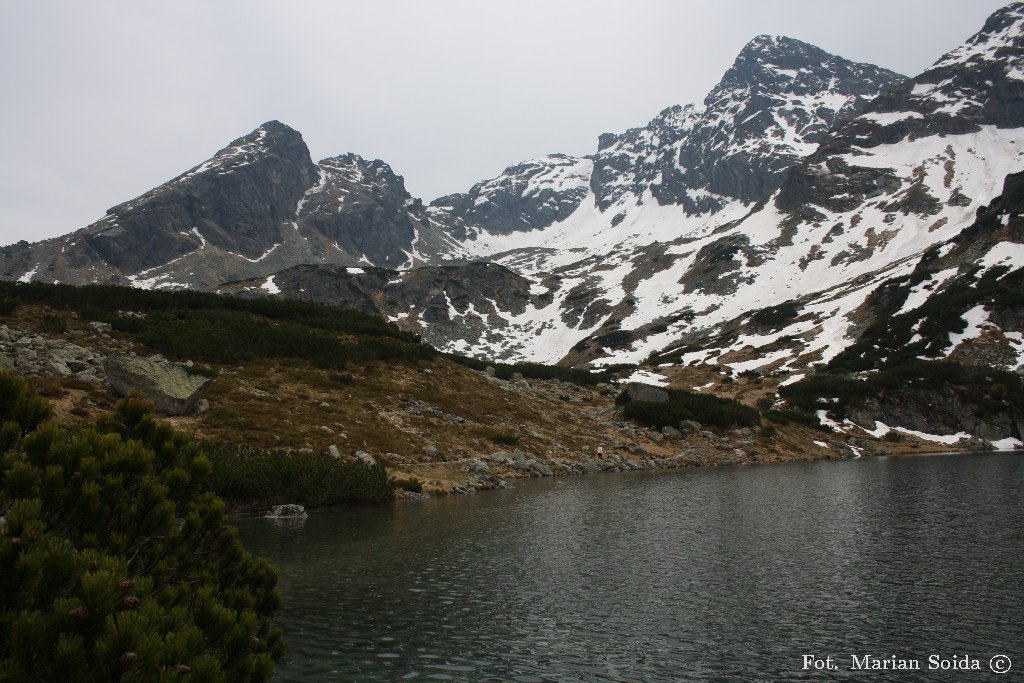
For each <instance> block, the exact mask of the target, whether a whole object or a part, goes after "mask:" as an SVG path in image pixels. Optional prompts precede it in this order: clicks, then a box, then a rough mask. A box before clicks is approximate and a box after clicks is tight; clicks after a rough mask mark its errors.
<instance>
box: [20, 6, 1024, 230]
mask: <svg viewBox="0 0 1024 683" xmlns="http://www.w3.org/2000/svg"><path fill="white" fill-rule="evenodd" d="M1004 4H1006V3H1005V2H1002V1H997V0H884V1H879V0H859V1H858V2H837V1H835V0H813V1H805V0H775V1H769V0H717V1H710V0H709V1H707V2H698V1H690V2H682V1H678V0H677V1H671V0H514V1H513V0H507V1H506V2H491V1H488V0H429V1H428V0H421V1H413V0H383V1H381V0H378V1H376V2H370V1H368V0H367V1H365V2H347V1H341V0H336V1H328V0H288V1H285V0H217V1H216V2H209V1H208V0H175V1H174V2H159V3H157V2H139V1H138V0H122V1H115V0H92V1H90V2H82V1H81V0H23V1H17V0H0V88H2V90H0V92H2V93H3V100H4V104H3V106H2V107H0V129H2V130H3V135H2V137H0V244H9V243H13V242H15V241H17V240H19V239H26V240H29V241H37V240H40V239H45V238H47V237H52V236H55V235H59V234H64V233H68V232H71V231H73V230H76V229H78V228H81V227H84V226H85V225H87V224H89V223H91V222H92V221H94V220H96V219H98V218H100V217H101V216H102V215H103V214H104V213H105V211H106V209H107V208H108V207H110V206H113V205H114V204H117V203H119V202H122V201H125V200H127V199H131V198H132V197H135V196H137V195H139V194H141V193H143V192H145V191H146V190H149V189H151V188H152V187H155V186H157V185H159V184H161V183H163V182H165V181H167V180H169V179H170V178H172V177H174V176H176V175H178V174H179V173H181V172H183V171H185V170H187V169H188V168H190V167H191V166H194V165H196V164H198V163H200V162H202V161H204V160H205V159H207V158H209V157H210V156H212V155H213V154H214V153H215V152H216V151H217V150H218V149H220V148H221V147H223V146H224V145H226V144H227V143H228V142H230V141H231V140H233V139H234V138H237V137H239V136H241V135H244V134H245V133H247V132H249V131H251V130H252V129H254V128H256V127H257V126H258V125H260V124H261V123H263V122H264V121H267V120H270V119H278V120H280V121H282V122H284V123H286V124H288V125H290V126H292V127H293V128H296V129H297V130H299V131H300V132H301V133H302V134H303V137H304V139H305V140H306V144H307V145H309V148H310V151H311V153H312V155H313V159H314V160H319V159H321V158H323V157H327V156H334V155H337V154H342V153H345V152H355V153H357V154H360V155H362V156H365V157H370V158H380V159H383V160H384V161H386V162H388V163H389V164H390V165H391V166H392V168H394V169H395V171H396V172H397V173H399V174H401V175H403V176H404V177H405V180H406V185H407V187H408V188H409V190H410V192H412V194H413V195H414V196H419V197H422V198H423V199H424V200H426V201H429V200H430V199H433V198H434V197H437V196H439V195H443V194H448V193H452V192H460V191H465V190H467V189H468V188H469V187H470V186H471V185H472V184H473V183H475V182H476V181H478V180H482V179H484V178H490V177H493V176H494V175H496V174H498V173H500V172H501V170H502V169H503V168H505V167H506V166H508V165H511V164H513V163H515V162H517V161H520V160H523V159H528V158H531V157H536V156H540V155H542V154H546V153H550V152H565V153H569V154H578V155H582V154H589V153H591V152H593V151H594V150H595V149H596V146H597V136H598V135H599V134H601V133H602V132H621V131H623V130H625V129H627V128H630V127H634V126H638V125H642V124H644V123H646V122H647V121H648V120H649V119H651V118H652V117H653V116H654V115H656V114H657V113H658V112H659V111H661V110H662V109H664V108H665V107H667V106H669V105H672V104H686V103H689V102H698V101H700V100H702V99H703V97H704V95H705V94H706V93H707V91H708V90H710V89H711V87H713V86H714V84H715V83H716V82H717V81H718V80H719V79H720V78H721V76H722V74H723V73H724V72H725V70H726V69H727V68H728V67H729V66H730V65H731V64H732V61H733V59H734V58H735V56H736V54H737V53H738V52H739V50H740V49H741V48H742V47H743V45H744V44H745V43H746V42H747V41H748V40H750V39H751V38H753V37H754V36H755V35H758V34H762V33H768V34H782V35H788V36H791V37H793V38H798V39H800V40H804V41H806V42H809V43H812V44H814V45H817V46H819V47H821V48H823V49H825V50H828V51H829V52H833V53H835V54H838V55H841V56H843V57H846V58H848V59H853V60H856V61H864V62H871V63H874V64H878V65H879V66H883V67H886V68H889V69H893V70H895V71H899V72H901V73H905V74H908V75H914V74H916V73H919V72H920V71H922V70H923V69H924V68H926V67H927V66H928V65H929V64H931V63H932V62H934V61H935V60H936V59H938V58H939V57H940V56H941V55H942V54H943V53H945V52H947V51H949V50H951V49H953V48H954V47H956V46H957V45H959V44H960V43H961V42H963V41H964V40H965V39H966V38H968V37H969V36H970V35H972V34H973V33H975V32H976V31H977V30H979V29H980V28H981V26H982V24H983V23H984V21H985V18H986V17H987V16H988V15H989V14H991V13H992V12H993V11H994V10H996V9H997V8H999V7H1001V6H1003V5H1004Z"/></svg>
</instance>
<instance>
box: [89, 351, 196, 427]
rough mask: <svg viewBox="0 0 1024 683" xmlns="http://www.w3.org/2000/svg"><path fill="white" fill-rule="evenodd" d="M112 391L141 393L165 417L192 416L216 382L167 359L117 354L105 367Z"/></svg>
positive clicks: (111, 356) (127, 393)
mask: <svg viewBox="0 0 1024 683" xmlns="http://www.w3.org/2000/svg"><path fill="white" fill-rule="evenodd" d="M103 367H104V370H105V371H106V374H107V381H108V383H109V384H110V388H111V389H112V390H113V391H114V393H115V394H117V395H119V396H128V395H129V394H131V393H132V392H137V393H138V394H139V396H141V397H142V398H143V399H145V400H147V401H149V402H151V403H152V404H153V409H154V410H155V411H156V412H157V413H159V414H161V415H190V414H192V413H194V412H195V410H196V408H197V406H198V404H199V400H200V398H201V396H202V393H203V390H204V389H206V387H207V385H209V384H210V382H212V381H213V379H211V378H209V377H204V376H202V375H196V374H193V373H190V372H188V371H187V370H186V369H185V366H183V365H179V364H177V363H172V362H170V361H167V360H164V359H153V358H144V357H142V356H133V355H130V354H126V353H113V354H111V355H109V356H107V359H106V361H105V362H104V364H103Z"/></svg>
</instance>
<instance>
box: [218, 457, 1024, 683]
mask: <svg viewBox="0 0 1024 683" xmlns="http://www.w3.org/2000/svg"><path fill="white" fill-rule="evenodd" d="M1022 492H1024V455H1022V454H1019V453H983V454H958V455H938V456H914V457H902V458H892V457H890V458H873V459H860V460H846V461H824V462H814V463H801V464H784V465H770V466H743V467H717V468H700V469H682V470H676V471H664V470H662V471H656V472H634V473H627V474H595V475H585V476H578V477H556V478H544V479H533V480H523V481H515V482H514V488H512V489H509V490H503V491H493V492H487V493H481V494H475V495H468V496H449V497H439V498H429V499H425V500H416V501H407V502H397V503H395V504H393V505H386V506H380V507H370V508H351V509H338V510H314V511H313V512H312V513H311V514H310V516H309V518H308V519H305V520H271V519H264V518H243V519H239V520H236V521H237V524H238V526H239V529H240V532H241V534H242V538H243V540H244V541H245V544H246V546H247V547H248V548H249V549H250V550H251V551H252V552H254V553H256V554H259V555H263V556H265V557H267V558H268V559H269V560H270V561H271V562H272V563H274V564H275V565H276V566H277V567H278V568H279V570H280V572H281V580H280V587H281V592H282V596H283V598H284V601H285V609H284V611H283V612H282V613H281V614H280V615H279V618H278V623H280V624H281V625H282V626H283V628H284V629H285V637H286V639H287V640H288V642H289V651H288V654H287V655H286V656H285V658H284V659H283V660H282V661H281V662H279V663H278V667H277V673H276V674H275V677H274V681H280V682H292V681H295V682H298V681H302V682H307V681H404V680H413V681H436V680H440V681H521V682H534V681H535V682H542V681H644V682H650V681H728V680H735V681H755V680H865V681H867V680H872V681H874V680H902V681H911V680H913V681H920V680H935V681H970V680H990V679H991V678H992V677H996V678H998V679H999V680H1020V677H1021V676H1022V672H1024V581H1022V576H1024V571H1022V568H1024V507H1022V500H1024V498H1022ZM915 665H916V668H915ZM1006 665H1010V666H1011V669H1010V671H1009V675H1007V676H996V675H995V674H994V673H993V669H995V668H1003V667H1005V666H1006ZM908 669H909V670H908Z"/></svg>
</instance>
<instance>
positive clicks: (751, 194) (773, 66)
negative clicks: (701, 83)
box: [591, 36, 903, 214]
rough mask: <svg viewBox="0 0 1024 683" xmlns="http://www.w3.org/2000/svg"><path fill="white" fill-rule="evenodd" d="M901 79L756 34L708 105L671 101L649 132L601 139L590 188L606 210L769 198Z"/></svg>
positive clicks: (695, 210)
mask: <svg viewBox="0 0 1024 683" xmlns="http://www.w3.org/2000/svg"><path fill="white" fill-rule="evenodd" d="M902 79H903V76H901V75H899V74H897V73H894V72H892V71H888V70H886V69H880V68H878V67H876V66H873V65H870V64H857V63H854V62H850V61H848V60H846V59H843V58H841V57H837V56H835V55H831V54H829V53H827V52H825V51H824V50H821V49H819V48H816V47H814V46H813V45H808V44H807V43H803V42H801V41H799V40H794V39H792V38H785V37H773V36H758V37H757V38H755V39H754V40H752V41H750V42H749V43H748V44H747V46H746V47H744V48H743V51H742V52H740V54H739V56H738V57H737V58H736V61H735V63H734V64H733V65H732V67H731V68H730V69H729V70H728V71H727V72H726V74H725V76H724V77H723V78H722V80H721V81H720V82H719V83H718V85H717V86H716V87H715V88H714V89H713V90H712V91H711V92H710V93H709V94H708V96H707V97H706V98H705V100H704V103H703V106H696V105H689V106H686V107H679V106H676V107H670V108H668V109H666V110H665V111H663V112H661V114H659V115H658V116H657V117H656V118H655V119H653V120H652V121H651V122H650V123H649V124H648V125H647V126H645V127H644V128H637V129H633V130H630V131H628V132H626V133H624V134H622V135H617V136H614V135H605V136H602V138H601V143H600V151H599V152H598V154H597V157H596V161H595V166H594V175H593V178H592V180H591V188H592V189H593V191H594V195H595V196H596V198H597V205H598V206H599V207H600V208H601V209H607V208H609V207H611V206H612V205H613V204H615V203H616V202H618V201H619V200H620V199H621V198H622V197H623V196H624V195H626V194H630V195H634V196H641V195H642V194H643V192H644V191H650V192H651V194H652V195H653V196H654V197H655V198H656V199H657V200H658V202H659V203H660V204H681V205H683V206H684V207H685V208H686V211H687V213H689V214H707V213H715V212H716V211H718V210H719V209H721V208H723V206H724V198H734V199H738V200H740V201H741V202H743V203H745V204H750V203H753V202H756V201H757V200H759V199H761V198H763V197H766V196H768V195H769V194H771V192H772V191H773V190H775V189H776V188H778V187H779V185H781V183H782V180H783V179H784V177H785V172H786V171H788V170H789V169H790V168H791V167H792V166H793V165H794V164H795V163H796V162H797V161H799V160H800V159H801V158H802V157H804V156H806V155H807V154H809V153H810V152H811V151H813V149H814V147H815V145H816V143H817V142H818V141H819V140H821V139H822V138H823V137H824V136H825V133H827V132H828V131H829V129H830V128H831V127H832V126H833V125H834V124H835V123H836V122H837V121H839V120H840V119H842V118H844V117H848V116H850V115H851V114H853V113H854V112H856V111H858V110H859V109H860V108H862V107H863V105H864V104H865V103H866V102H867V101H868V100H870V99H872V98H873V97H875V96H877V95H878V93H879V92H881V91H882V90H883V89H884V88H886V87H887V86H890V85H892V84H894V83H898V82H899V81H901V80H902Z"/></svg>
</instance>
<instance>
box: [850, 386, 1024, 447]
mask: <svg viewBox="0 0 1024 683" xmlns="http://www.w3.org/2000/svg"><path fill="white" fill-rule="evenodd" d="M846 417H847V418H848V419H850V420H851V421H853V422H855V423H856V424H858V425H861V426H863V427H866V428H867V429H874V428H875V421H878V422H882V423H883V424H887V425H889V426H890V427H903V428H904V429H911V430H914V431H917V432H922V433H924V434H938V435H952V434H959V433H966V434H969V435H970V436H971V437H975V438H978V439H982V440H984V441H999V440H1001V439H1008V438H1015V439H1021V438H1022V437H1024V435H1022V434H1021V432H1020V426H1021V423H1020V422H1018V419H1017V417H1016V416H1015V414H1014V412H1013V410H1012V409H1010V408H1009V406H1007V408H1006V409H1005V410H999V411H993V410H991V408H989V409H988V410H983V409H982V408H981V407H980V406H978V405H974V404H971V403H967V402H964V401H963V400H962V398H961V396H960V393H959V392H958V391H957V390H956V388H955V387H953V386H945V387H943V388H942V389H941V390H940V391H922V390H901V391H894V392H889V393H886V394H885V395H883V396H880V397H878V398H871V399H867V400H865V401H863V402H862V403H860V404H859V405H857V406H856V407H853V408H849V409H848V410H847V411H846Z"/></svg>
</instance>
